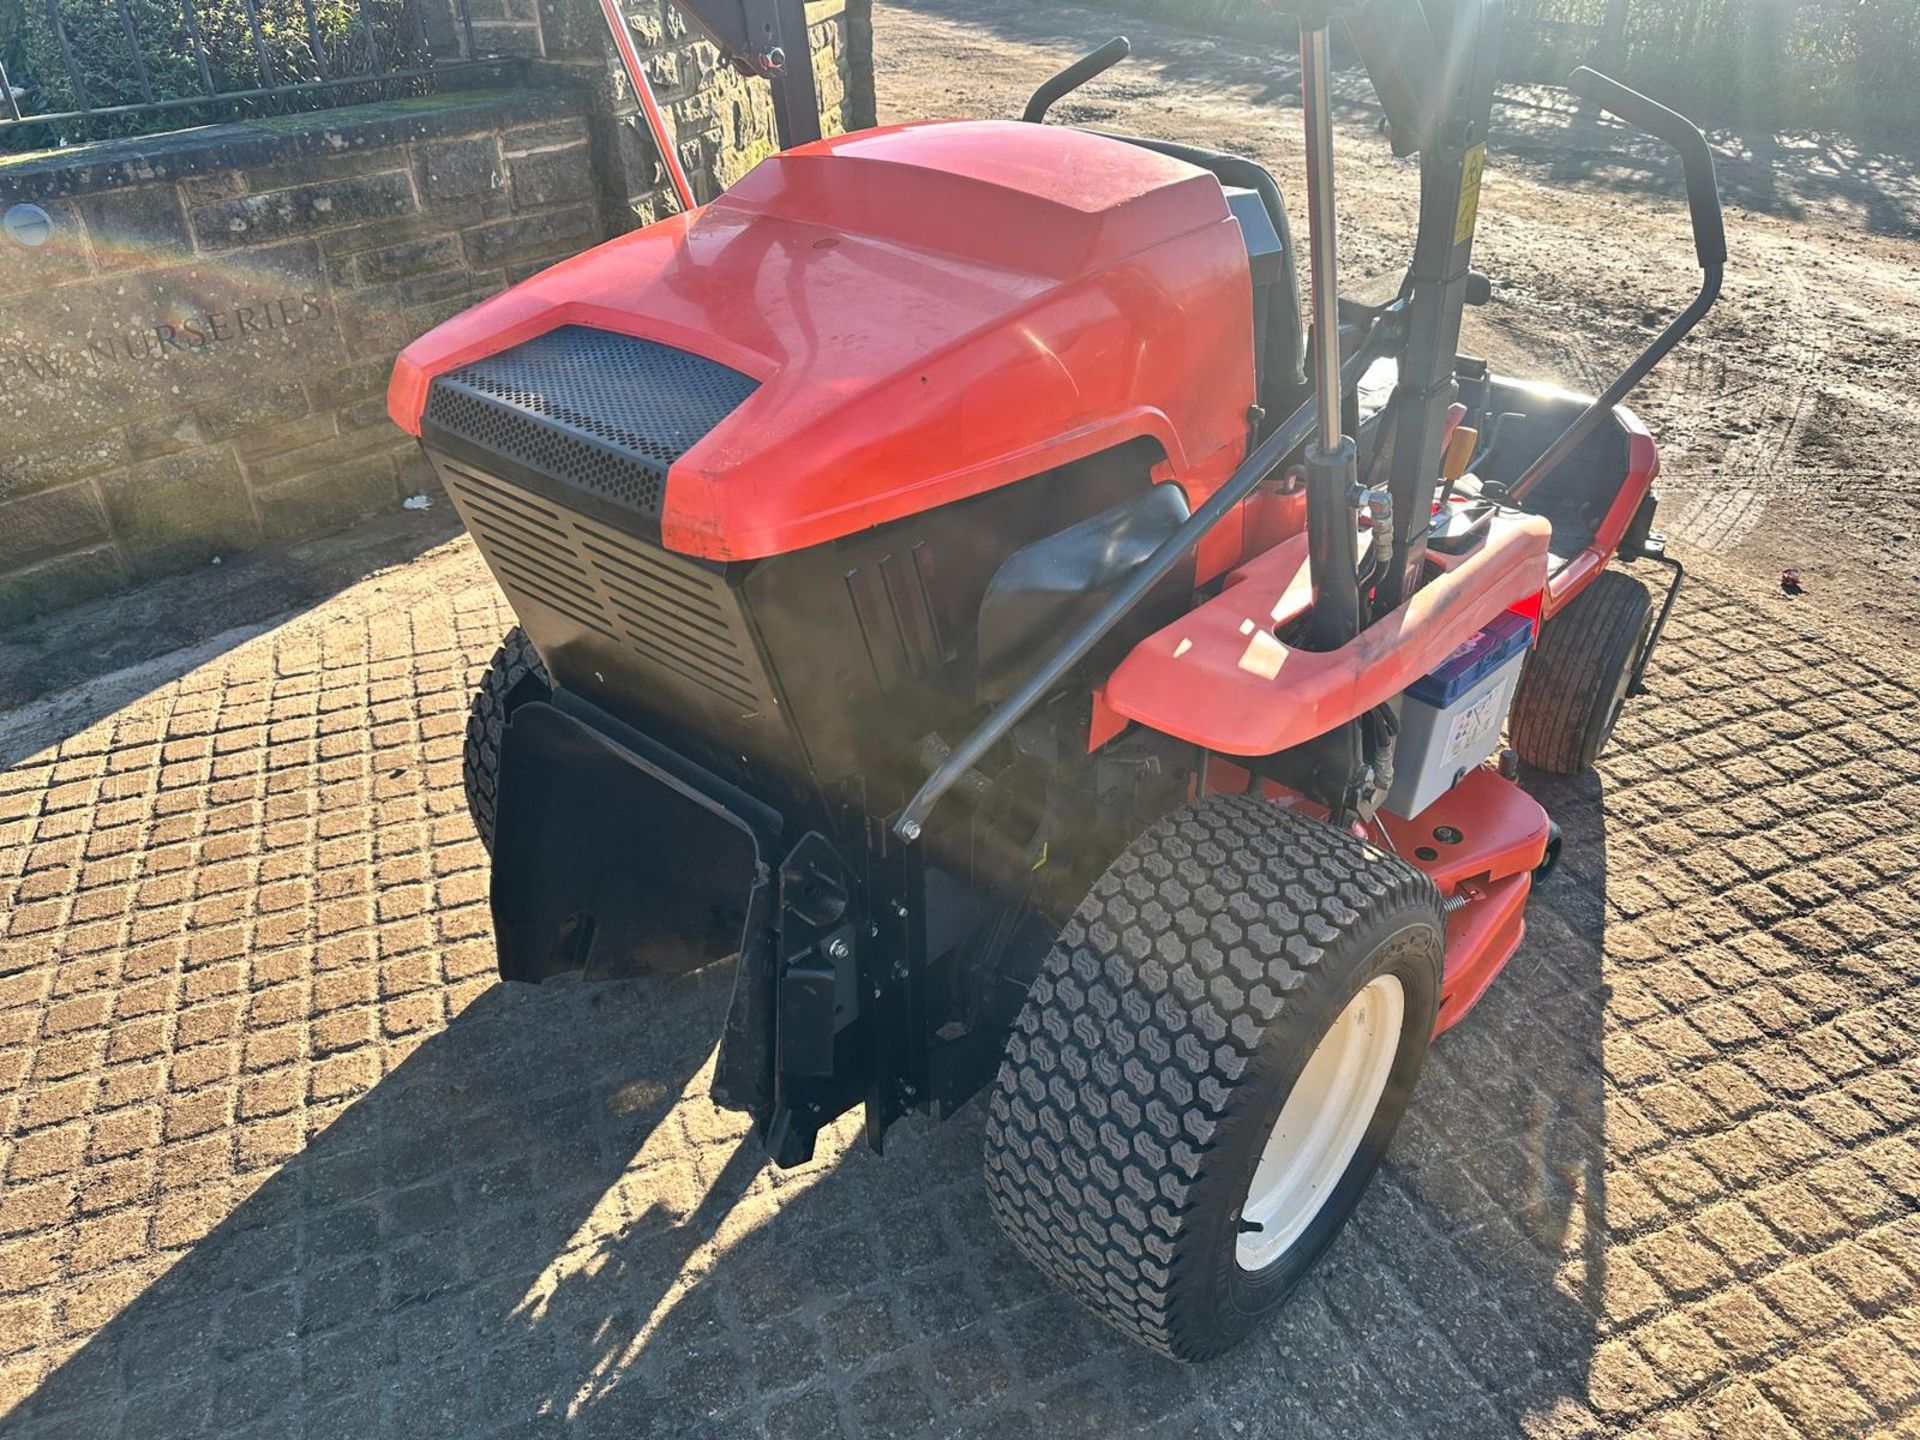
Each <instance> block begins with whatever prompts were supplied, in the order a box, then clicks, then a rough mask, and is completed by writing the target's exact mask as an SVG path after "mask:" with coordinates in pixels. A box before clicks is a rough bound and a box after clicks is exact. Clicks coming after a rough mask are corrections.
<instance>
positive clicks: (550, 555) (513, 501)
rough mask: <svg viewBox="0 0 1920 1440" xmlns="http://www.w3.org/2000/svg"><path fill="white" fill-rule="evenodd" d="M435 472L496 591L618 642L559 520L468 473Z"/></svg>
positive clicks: (445, 469) (531, 502)
mask: <svg viewBox="0 0 1920 1440" xmlns="http://www.w3.org/2000/svg"><path fill="white" fill-rule="evenodd" d="M441 472H442V475H443V476H444V478H445V479H446V482H447V484H448V486H449V487H450V488H451V489H453V490H454V492H455V493H456V495H457V497H458V498H459V500H460V502H461V508H462V509H463V510H464V511H465V512H466V515H467V521H468V525H469V526H470V528H471V529H472V530H473V536H474V539H475V540H477V541H478V542H479V544H480V549H481V551H482V552H483V553H484V554H485V555H486V557H487V562H488V564H490V565H491V566H492V567H493V570H494V573H495V575H497V576H498V577H499V579H500V583H501V586H502V588H504V589H506V590H507V591H508V592H509V593H510V594H511V595H512V597H513V598H514V599H516V600H521V599H524V600H529V601H532V602H533V603H534V604H537V605H544V606H545V607H546V608H547V609H549V610H552V611H554V612H555V613H556V614H559V615H562V616H565V617H566V618H567V619H569V620H571V621H573V622H574V623H575V624H576V625H581V626H584V627H585V628H587V629H589V630H592V631H594V632H595V633H597V634H600V635H604V636H606V638H607V639H609V640H617V639H619V638H620V637H619V635H618V634H617V633H616V632H615V630H614V628H613V625H612V624H611V623H610V621H609V618H608V616H607V614H606V610H605V608H604V607H603V606H602V605H601V603H600V599H599V597H598V596H597V595H596V594H595V593H594V589H593V580H592V578H591V577H590V576H589V575H588V574H587V571H586V569H585V567H584V566H582V565H581V563H580V561H579V559H578V558H577V556H576V555H575V553H574V549H573V543H572V540H571V539H570V537H569V535H568V530H567V521H566V519H565V517H564V516H562V515H560V514H558V513H557V512H556V511H553V510H549V509H548V508H547V507H546V506H544V505H541V504H539V503H538V502H537V501H534V500H532V499H530V498H529V497H528V496H526V495H525V494H523V493H521V492H518V491H515V490H510V489H508V488H507V487H506V486H504V485H501V484H498V483H496V482H495V481H492V480H489V479H487V478H486V477H484V476H481V475H476V474H475V473H473V472H472V471H471V470H465V469H462V468H461V467H459V466H457V465H452V464H446V463H443V464H442V467H441Z"/></svg>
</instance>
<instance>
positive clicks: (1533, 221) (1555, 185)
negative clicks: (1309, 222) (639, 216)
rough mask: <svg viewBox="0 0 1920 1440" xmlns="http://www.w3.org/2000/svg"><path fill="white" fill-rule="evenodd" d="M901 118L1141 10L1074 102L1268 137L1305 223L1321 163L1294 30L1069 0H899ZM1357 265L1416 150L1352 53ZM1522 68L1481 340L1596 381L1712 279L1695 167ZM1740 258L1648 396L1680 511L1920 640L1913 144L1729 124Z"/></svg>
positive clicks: (1512, 361) (1731, 545) (1405, 202)
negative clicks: (1702, 256)
mask: <svg viewBox="0 0 1920 1440" xmlns="http://www.w3.org/2000/svg"><path fill="white" fill-rule="evenodd" d="M874 32H875V48H876V51H877V68H878V72H879V74H878V98H879V110H880V119H881V120H882V122H883V123H884V122H892V121H901V120H909V119H920V118H928V117H935V116H938V117H952V116H962V115H966V116H971V115H992V116H1013V115H1017V114H1018V113H1019V111H1020V108H1021V105H1022V104H1023V103H1024V100H1025V98H1026V96H1027V94H1028V93H1029V92H1030V91H1031V90H1032V89H1033V87H1034V86H1035V85H1037V84H1038V83H1039V82H1040V81H1041V80H1042V79H1044V78H1045V77H1046V76H1047V75H1048V74H1050V73H1052V72H1053V71H1054V70H1055V69H1057V68H1058V67H1059V66H1061V65H1062V64H1064V63H1065V62H1066V61H1067V60H1068V59H1070V58H1073V57H1074V56H1076V55H1078V54H1081V53H1084V52H1085V51H1087V50H1089V49H1092V48H1093V47H1094V46H1095V45H1096V44H1098V43H1099V42H1100V41H1102V40H1104V39H1105V38H1106V37H1108V36H1109V35H1113V34H1116V33H1124V34H1126V35H1127V36H1128V37H1129V38H1130V39H1131V40H1132V41H1133V43H1134V55H1133V57H1132V58H1131V59H1130V60H1128V61H1127V62H1125V63H1124V64H1122V65H1121V66H1119V67H1117V68H1116V69H1114V70H1111V71H1109V72H1108V73H1107V74H1106V75H1104V76H1102V77H1101V78H1100V79H1098V80H1096V81H1095V82H1094V83H1093V84H1091V85H1090V86H1088V87H1086V88H1085V89H1084V90H1082V91H1080V92H1079V93H1077V94H1076V95H1074V96H1072V97H1069V98H1068V99H1067V100H1065V101H1063V102H1062V103H1061V104H1060V105H1058V106H1056V107H1055V110H1054V114H1055V115H1056V116H1057V117H1058V118H1059V119H1061V120H1064V121H1068V122H1071V123H1074V124H1079V125H1087V126H1092V127H1096V128H1103V129H1112V130H1116V131H1123V132H1131V133H1136V134H1142V135H1154V136H1160V137H1164V138H1169V139H1179V140H1187V141H1192V142H1195V143H1200V144H1206V145H1212V146H1215V147H1217V148H1221V149H1226V150H1232V151H1236V152H1238V153H1242V154H1246V155H1250V156H1252V157H1254V158H1256V159H1259V160H1260V161H1262V162H1263V163H1265V164H1266V165H1268V166H1269V167H1270V168H1271V169H1272V170H1273V171H1274V173H1275V176H1276V178H1277V179H1278V180H1279V181H1280V186H1281V189H1282V192H1283V193H1284V194H1285V195H1286V196H1287V197H1288V204H1289V206H1290V207H1291V208H1292V209H1293V211H1294V214H1295V216H1296V228H1298V226H1299V224H1300V220H1299V217H1300V215H1301V205H1302V200H1303V197H1304V195H1305V185H1306V180H1305V168H1304V161H1303V159H1302V151H1301V143H1300V111H1299V107H1298V103H1297V73H1298V72H1297V69H1296V67H1295V64H1294V58H1293V55H1292V51H1291V47H1283V48H1282V50H1281V51H1280V52H1279V53H1276V54H1270V55H1257V54H1254V53H1252V52H1253V51H1254V49H1255V46H1254V45H1253V44H1252V43H1251V42H1248V41H1245V40H1232V39H1216V38H1213V37H1210V36H1206V35H1202V34H1198V33H1195V32H1192V31H1184V30H1179V29H1176V28H1174V27H1171V26H1167V25H1164V24H1156V23H1153V22H1150V21H1144V20H1141V19H1140V18H1139V17H1137V16H1131V15H1120V14H1115V13H1111V12H1105V11H1101V10H1097V9H1090V8H1083V7H1080V6H1073V5H1053V4H1049V5H1043V6H1042V5H1024V4H1016V3H1010V0H911V3H899V0H883V3H881V4H880V5H879V6H877V7H876V16H875V21H874ZM1339 93H1340V95H1341V96H1342V98H1343V99H1344V100H1345V101H1346V105H1345V114H1344V117H1343V118H1344V120H1345V124H1344V128H1343V131H1342V133H1341V136H1340V140H1339V150H1338V181H1337V194H1338V202H1339V209H1340V216H1341V221H1342V225H1343V230H1342V233H1341V237H1340V238H1341V245H1340V261H1341V265H1342V267H1343V288H1345V289H1346V290H1347V292H1348V293H1352V294H1358V295H1362V296H1366V297H1368V298H1373V297H1374V296H1377V295H1378V293H1379V292H1380V291H1381V290H1382V289H1383V288H1386V289H1390V288H1391V287H1392V286H1393V285H1395V284H1397V283H1398V281H1399V278H1400V274H1401V272H1402V270H1403V269H1404V267H1405V263H1406V255H1407V246H1408V244H1409V243H1410V240H1411V237H1412V233H1413V223H1414V204H1415V200H1416V198H1417V180H1418V177H1417V170H1416V165H1417V162H1415V161H1412V160H1406V161H1402V160H1396V159H1395V158H1394V157H1393V155H1392V153H1391V152H1390V151H1389V149H1388V147H1387V144H1386V141H1385V140H1384V139H1383V138H1381V137H1380V136H1379V135H1378V133H1377V131H1376V129H1375V124H1374V122H1375V120H1376V119H1377V116H1378V111H1377V109H1376V108H1375V107H1373V106H1372V104H1371V103H1370V101H1371V90H1370V89H1369V87H1368V86H1367V84H1366V82H1365V79H1364V77H1362V76H1361V75H1360V74H1359V73H1358V72H1354V73H1351V74H1348V75H1345V76H1343V77H1342V83H1341V85H1340V87H1339ZM1567 100H1568V97H1567V96H1566V95H1565V94H1564V93H1563V92H1558V91H1553V90H1545V89H1540V88H1525V87H1515V88H1511V89H1509V90H1507V91H1506V92H1505V93H1504V94H1503V96H1502V98H1501V101H1500V102H1499V104H1498V105H1497V107H1496V110H1495V117H1494V134H1493V139H1492V149H1491V153H1490V157H1489V167H1488V171H1487V178H1486V185H1485V190H1484V192H1483V195H1482V198H1481V205H1480V233H1479V238H1478V241H1477V245H1476V250H1475V256H1476V267H1477V268H1478V269H1480V270H1482V271H1484V272H1485V273H1486V274H1487V275H1489V276H1490V277H1491V278H1492V279H1493V282H1494V298H1493V301H1492V303H1491V304H1489V305H1488V306H1486V307H1485V308H1484V309H1482V310H1479V311H1477V312H1472V313H1470V314H1469V316H1468V326H1467V335H1466V343H1467V345H1468V346H1469V347H1470V348H1472V349H1473V350H1474V351H1475V353H1479V354H1484V355H1486V356H1488V357H1489V358H1490V359H1491V360H1492V361H1493V362H1494V364H1495V365H1496V366H1497V367H1498V368H1500V369H1501V370H1502V371H1504V372H1506V373H1509V374H1516V375H1523V376H1527V377H1531V378H1536V379H1542V380H1551V381H1555V382H1558V383H1561V384H1566V385H1570V386H1573V387H1575V388H1579V389H1584V390H1589V391H1591V390H1597V389H1599V388H1600V387H1601V386H1603V385H1605V384H1606V382H1607V381H1608V380H1609V379H1611V378H1612V376H1613V375H1614V374H1615V373H1616V372H1617V371H1618V370H1619V369H1620V368H1621V366H1623V365H1624V364H1625V363H1626V362H1627V361H1628V360H1629V359H1630V358H1631V357H1632V356H1633V355H1634V354H1635V353H1636V352H1637V351H1638V350H1639V349H1640V348H1641V347H1642V346H1644V345H1645V343H1646V342H1647V340H1648V339H1650V338H1651V337H1652V335H1653V334H1654V333H1655V331H1656V330H1657V328H1658V327H1659V326H1660V325H1663V324H1665V323H1666V321H1667V320H1668V319H1670V318H1671V317H1672V316H1673V315H1674V314H1675V313H1676V312H1677V311H1678V310H1679V309H1680V308H1681V307H1682V306H1684V305H1685V304H1686V303H1687V302H1688V301H1689V300H1690V299H1691V298H1692V296H1693V291H1694V289H1695V287H1696V286H1697V283H1698V275H1699V272H1698V270H1697V269H1696V268H1695V261H1694V254H1693V246H1692V243H1691V239H1690V236H1689V231H1688V227H1687V219H1686V208H1685V205H1684V203H1683V201H1682V200H1681V199H1680V198H1679V197H1680V191H1679V188H1678V187H1679V165H1678V162H1677V161H1674V160H1672V159H1670V158H1669V153H1668V152H1665V151H1664V150H1663V149H1662V147H1660V146H1659V145H1658V144H1657V142H1644V141H1641V140H1640V139H1638V138H1637V137H1636V136H1635V135H1633V133H1632V132H1629V131H1627V130H1626V129H1624V128H1623V127H1620V126H1618V125H1614V124H1613V123H1611V122H1609V121H1605V120H1596V119H1593V118H1590V117H1586V116H1582V115H1579V114H1576V113H1575V112H1574V111H1573V110H1572V109H1571V108H1569V106H1568V103H1567ZM1713 139H1714V143H1715V147H1716V150H1717V151H1718V153H1719V156H1720V177H1721V188H1722V191H1723V194H1724V196H1725V199H1726V202H1727V207H1728V212H1727V228H1728V236H1729V241H1730V247H1731V251H1732V259H1731V262H1730V264H1729V267H1728V271H1727V279H1726V288H1725V292H1724V295H1723V297H1722V299H1721V300H1720V303H1719V305H1718V306H1717V307H1716V308H1715V310H1714V311H1713V312H1712V314H1711V315H1709V316H1708V318H1707V320H1706V322H1705V323H1704V324H1703V325H1702V327H1701V328H1700V329H1699V330H1698V331H1696V332H1695V334H1694V336H1693V337H1692V338H1691V339H1690V340H1688V341H1687V342H1686V344H1685V346H1684V347H1683V348H1682V349H1681V350H1680V351H1678V352H1676V354H1675V355H1674V356H1673V357H1672V358H1671V359H1670V360H1669V362H1668V364H1667V365H1666V366H1665V367H1663V368H1662V369H1661V370H1660V371H1658V372H1656V373H1655V375H1654V376H1653V378H1652V379H1651V380H1649V381H1648V383H1647V384H1646V385H1645V387H1644V388H1643V389H1642V390H1640V391H1639V392H1638V393H1637V394H1636V395H1635V397H1634V399H1633V401H1632V404H1633V407H1634V408H1635V409H1636V410H1637V411H1638V412H1639V413H1640V415H1641V416H1642V418H1644V419H1645V420H1646V421H1647V423H1648V425H1649V427H1650V428H1651V429H1652V430H1653V432H1654V435H1655V436H1656V438H1657V439H1658V441H1659V444H1660V451H1661V457H1662V462H1663V475H1664V479H1663V481H1662V483H1661V486H1660V489H1661V493H1662V495H1663V497H1664V501H1663V504H1662V508H1661V512H1660V519H1659V525H1660V527H1661V528H1663V529H1665V530H1667V531H1669V532H1670V533H1671V534H1673V535H1674V536H1676V537H1677V538H1678V539H1679V540H1681V541H1682V542H1684V543H1683V545H1682V546H1680V547H1677V553H1682V554H1685V553H1687V552H1688V551H1689V550H1691V551H1692V552H1694V553H1700V552H1704V553H1707V554H1711V555H1714V556H1718V557H1721V558H1724V559H1726V560H1728V561H1729V562H1731V563H1732V564H1733V566H1735V567H1736V568H1737V569H1739V570H1740V571H1742V572H1744V573H1747V574H1749V575H1752V576H1754V577H1756V578H1758V579H1760V580H1761V581H1763V582H1765V583H1767V584H1770V585H1777V583H1778V581H1779V578H1780V574H1781V572H1782V571H1783V570H1784V569H1786V568H1789V567H1792V568H1795V569H1798V570H1799V571H1800V574H1801V578H1802V582H1803V585H1804V588H1805V591H1806V594H1805V596H1804V600H1805V602H1806V604H1807V605H1808V607H1809V608H1811V609H1816V610H1818V611H1820V612H1822V613H1823V614H1824V615H1826V616H1830V617H1832V618H1835V619H1839V620H1842V621H1843V622H1846V623H1849V624H1852V625H1859V624H1862V622H1864V627H1865V628H1866V629H1867V630H1868V631H1870V632H1871V633H1874V634H1877V635H1880V636H1882V637H1888V638H1894V637H1897V638H1898V640H1899V643H1901V644H1902V646H1910V644H1911V642H1912V641H1913V640H1914V639H1915V638H1916V637H1920V620H1917V619H1916V615H1915V604H1914V602H1915V599H1916V596H1920V543H1916V536H1920V467H1917V466H1916V456H1917V455H1920V407H1916V406H1915V405H1914V404H1913V397H1914V395H1915V394H1916V393H1917V392H1920V284H1916V283H1915V281H1916V265H1917V264H1920V165H1917V164H1916V161H1915V160H1914V158H1912V157H1903V156H1896V155H1886V154H1876V153H1874V152H1872V151H1871V150H1864V149H1862V148H1860V147H1858V146H1856V145H1854V144H1853V143H1851V142H1849V141H1847V140H1846V139H1845V138H1844V137H1839V136H1812V135H1798V136H1789V135H1780V136H1755V135H1735V134H1730V133H1720V132H1716V133H1715V134H1714V136H1713Z"/></svg>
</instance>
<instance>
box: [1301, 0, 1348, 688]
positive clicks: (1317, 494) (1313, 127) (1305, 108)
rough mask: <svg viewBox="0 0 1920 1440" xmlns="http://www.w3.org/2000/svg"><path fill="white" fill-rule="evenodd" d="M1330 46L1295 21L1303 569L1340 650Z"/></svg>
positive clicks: (1343, 503) (1343, 623)
mask: <svg viewBox="0 0 1920 1440" xmlns="http://www.w3.org/2000/svg"><path fill="white" fill-rule="evenodd" d="M1332 74H1333V59H1332V47H1331V45H1330V43H1329V37H1328V26H1327V22H1326V20H1325V19H1324V18H1315V19H1311V20H1306V21H1303V22H1302V23H1301V26H1300V108H1301V111H1302V112H1303V114H1304V116H1305V123H1306V145H1307V254H1308V256H1309V257H1310V264H1311V279H1310V282H1309V291H1308V301H1307V308H1308V312H1309V314H1310V315H1311V318H1312V333H1313V353H1312V355H1311V356H1310V357H1309V360H1310V365H1309V368H1310V369H1311V371H1312V375H1313V389H1314V400H1315V403H1316V404H1317V406H1318V410H1319V415H1318V422H1317V424H1316V426H1315V434H1314V439H1313V441H1312V442H1311V443H1310V444H1309V445H1308V446H1307V451H1306V462H1307V531H1308V536H1309V540H1308V546H1307V557H1308V568H1309V571H1310V573H1311V576H1312V581H1313V642H1314V648H1315V649H1317V650H1337V649H1339V648H1340V647H1341V646H1342V645H1345V644H1346V643H1347V642H1348V641H1349V640H1351V639H1353V637H1354V636H1355V635H1357V634H1359V633H1360V586H1359V578H1358V569H1359V557H1358V537H1357V534H1356V531H1355V528H1354V525H1355V522H1354V507H1353V498H1352V497H1353V493H1354V491H1355V490H1356V489H1357V488H1358V486H1359V483H1360V462H1359V452H1358V451H1357V450H1356V449H1355V448H1354V443H1353V441H1352V440H1351V439H1350V438H1349V437H1348V436H1347V435H1346V434H1345V433H1343V431H1342V429H1341V411H1342V408H1343V407H1342V405H1341V384H1340V262H1339V254H1338V247H1337V244H1336V220H1335V213H1334V203H1333V97H1332V94H1331V91H1330V83H1331V79H1332Z"/></svg>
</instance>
